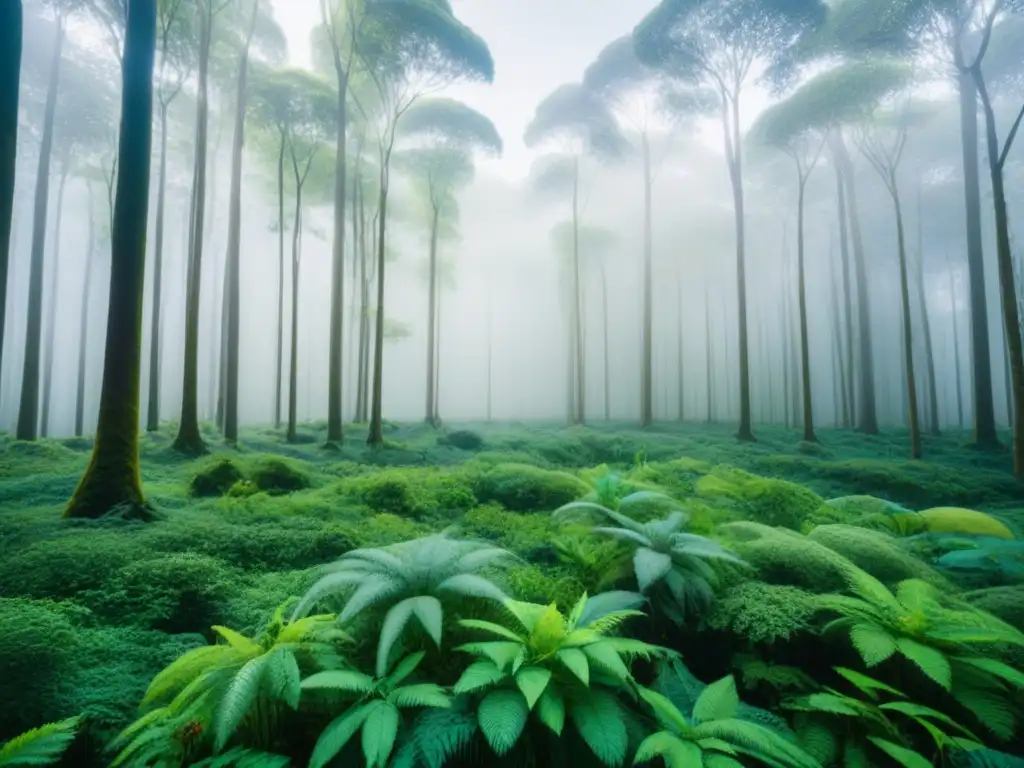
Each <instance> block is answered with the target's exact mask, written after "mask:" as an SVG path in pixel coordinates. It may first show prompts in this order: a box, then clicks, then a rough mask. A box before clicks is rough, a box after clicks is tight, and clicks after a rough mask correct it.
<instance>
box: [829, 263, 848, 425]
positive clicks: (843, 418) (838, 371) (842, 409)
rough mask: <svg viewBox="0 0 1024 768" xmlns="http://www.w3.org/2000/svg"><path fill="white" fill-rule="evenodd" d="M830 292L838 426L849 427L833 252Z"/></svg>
mask: <svg viewBox="0 0 1024 768" xmlns="http://www.w3.org/2000/svg"><path fill="white" fill-rule="evenodd" d="M829 256H830V258H829V265H830V269H829V281H828V282H829V293H830V298H831V300H832V309H831V310H830V311H829V317H831V319H832V346H833V347H834V348H835V352H836V354H835V361H834V368H835V375H836V376H838V382H837V386H836V387H835V390H836V392H835V394H836V409H837V415H836V426H843V427H845V428H849V426H850V424H851V414H850V398H849V394H850V393H849V391H848V389H847V386H846V385H847V381H848V378H847V375H846V374H847V371H846V367H845V360H844V355H843V351H844V350H843V340H842V335H843V334H842V330H841V328H840V326H841V325H842V321H841V320H840V319H839V313H840V311H841V310H840V307H841V306H842V305H841V304H840V303H839V292H838V291H837V290H836V281H835V277H834V276H833V274H832V269H831V267H833V266H834V259H833V258H831V256H832V254H831V253H830V254H829Z"/></svg>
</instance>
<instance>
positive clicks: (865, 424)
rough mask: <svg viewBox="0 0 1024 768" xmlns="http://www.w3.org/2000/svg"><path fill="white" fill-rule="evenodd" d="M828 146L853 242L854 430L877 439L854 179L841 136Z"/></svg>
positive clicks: (865, 278)
mask: <svg viewBox="0 0 1024 768" xmlns="http://www.w3.org/2000/svg"><path fill="white" fill-rule="evenodd" d="M829 143H830V144H831V147H832V151H833V153H834V155H835V158H836V163H837V164H838V165H839V166H840V168H841V171H842V175H843V181H844V183H845V185H846V203H847V212H848V215H849V223H850V234H851V239H852V241H853V263H854V271H855V273H856V276H857V330H858V335H859V342H860V350H859V351H860V355H859V357H860V398H859V400H858V406H857V430H858V431H860V432H863V433H864V434H866V435H877V434H878V411H877V406H876V403H875V364H874V358H873V356H872V355H873V345H872V343H871V300H870V292H869V291H868V270H867V263H866V260H865V255H864V239H863V237H862V233H861V228H860V208H859V206H858V203H857V186H856V181H855V179H854V171H853V162H852V161H851V160H850V154H849V152H847V150H846V144H845V143H844V142H843V136H842V134H841V133H838V132H837V133H835V134H832V135H831V137H830V140H829Z"/></svg>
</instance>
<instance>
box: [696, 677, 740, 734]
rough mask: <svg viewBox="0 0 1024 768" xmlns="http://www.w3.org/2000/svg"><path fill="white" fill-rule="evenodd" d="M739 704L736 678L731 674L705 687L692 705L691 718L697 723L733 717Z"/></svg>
mask: <svg viewBox="0 0 1024 768" xmlns="http://www.w3.org/2000/svg"><path fill="white" fill-rule="evenodd" d="M739 706H740V696H739V694H738V693H737V692H736V680H735V678H733V676H732V675H729V676H727V677H723V678H722V679H721V680H716V681H715V682H713V683H711V684H710V685H709V686H708V687H707V688H705V689H704V690H703V691H702V692H701V694H700V696H698V697H697V702H696V703H695V704H694V705H693V719H694V720H696V721H697V722H698V723H705V722H708V721H710V720H726V719H728V718H731V717H735V715H736V710H738V709H739Z"/></svg>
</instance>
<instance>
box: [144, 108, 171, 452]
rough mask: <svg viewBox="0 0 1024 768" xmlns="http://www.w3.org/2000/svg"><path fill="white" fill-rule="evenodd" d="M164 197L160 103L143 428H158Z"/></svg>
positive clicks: (164, 158)
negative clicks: (151, 288) (144, 423)
mask: <svg viewBox="0 0 1024 768" xmlns="http://www.w3.org/2000/svg"><path fill="white" fill-rule="evenodd" d="M166 200H167V104H166V103H163V102H161V104H160V178H159V180H158V181H157V190H156V242H155V243H154V244H153V314H152V319H151V322H150V328H149V402H148V403H147V408H146V431H147V432H156V431H157V430H158V429H160V302H161V297H162V293H163V272H164V267H163V263H164V208H165V206H166Z"/></svg>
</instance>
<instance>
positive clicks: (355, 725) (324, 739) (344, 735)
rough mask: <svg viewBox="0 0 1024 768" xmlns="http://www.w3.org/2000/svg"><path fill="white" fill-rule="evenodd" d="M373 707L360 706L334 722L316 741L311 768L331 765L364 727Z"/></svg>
mask: <svg viewBox="0 0 1024 768" xmlns="http://www.w3.org/2000/svg"><path fill="white" fill-rule="evenodd" d="M374 703H376V702H374ZM371 706H373V704H360V705H359V706H356V707H352V708H351V709H349V710H347V711H346V712H345V713H344V714H342V715H340V716H339V717H336V718H335V719H334V720H332V721H331V722H330V723H329V724H328V726H327V727H326V728H324V730H323V732H322V733H321V734H320V738H318V739H317V740H316V746H315V747H313V754H312V755H311V756H310V758H309V768H324V766H325V765H327V764H328V763H330V762H331V761H332V760H333V759H334V758H335V756H336V755H337V754H338V753H339V752H341V750H342V749H344V747H345V745H346V744H348V742H349V739H351V738H352V736H354V735H355V732H356V731H358V730H359V728H360V726H362V724H363V721H365V720H366V716H367V715H368V714H369V711H370V707H371Z"/></svg>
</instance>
